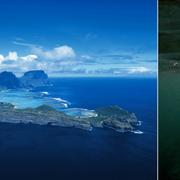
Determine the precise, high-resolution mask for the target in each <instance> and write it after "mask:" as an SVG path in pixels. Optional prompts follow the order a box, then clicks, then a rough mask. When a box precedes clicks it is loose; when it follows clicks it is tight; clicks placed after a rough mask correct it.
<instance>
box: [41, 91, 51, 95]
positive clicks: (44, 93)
mask: <svg viewBox="0 0 180 180" xmlns="http://www.w3.org/2000/svg"><path fill="white" fill-rule="evenodd" d="M41 94H43V95H49V93H48V92H46V91H43V92H41Z"/></svg>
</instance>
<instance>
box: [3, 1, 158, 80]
mask: <svg viewBox="0 0 180 180" xmlns="http://www.w3.org/2000/svg"><path fill="white" fill-rule="evenodd" d="M156 5H157V3H156V0H136V1H134V0H125V1H124V0H86V1H85V0H26V1H24V0H1V5H0V71H5V70H6V71H13V72H14V73H16V74H17V75H21V74H22V73H23V72H25V71H28V70H36V69H43V70H45V71H46V72H47V73H48V74H49V75H50V76H140V77H141V76H142V77H145V76H147V77H149V76H156V68H157V54H156V52H157V50H156V49H157V12H156V10H157V7H156Z"/></svg>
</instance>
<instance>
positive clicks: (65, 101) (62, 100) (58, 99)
mask: <svg viewBox="0 0 180 180" xmlns="http://www.w3.org/2000/svg"><path fill="white" fill-rule="evenodd" d="M52 99H54V100H56V101H59V102H62V103H66V104H70V102H69V101H67V100H65V99H61V98H52Z"/></svg>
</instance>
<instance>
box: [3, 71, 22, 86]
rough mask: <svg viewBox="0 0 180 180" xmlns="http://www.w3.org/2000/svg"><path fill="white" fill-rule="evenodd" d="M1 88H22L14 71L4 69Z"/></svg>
mask: <svg viewBox="0 0 180 180" xmlns="http://www.w3.org/2000/svg"><path fill="white" fill-rule="evenodd" d="M0 88H1V89H16V88H20V81H19V79H18V78H17V77H16V76H15V75H14V74H13V73H12V72H7V71H4V72H2V73H0Z"/></svg>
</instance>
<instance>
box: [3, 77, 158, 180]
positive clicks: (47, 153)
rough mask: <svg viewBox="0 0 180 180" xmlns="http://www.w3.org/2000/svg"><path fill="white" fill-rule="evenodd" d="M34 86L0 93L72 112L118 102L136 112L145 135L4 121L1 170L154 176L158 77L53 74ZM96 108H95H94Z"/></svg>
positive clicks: (19, 103) (48, 175)
mask: <svg viewBox="0 0 180 180" xmlns="http://www.w3.org/2000/svg"><path fill="white" fill-rule="evenodd" d="M50 81H51V83H52V85H51V86H47V87H41V88H35V89H32V90H30V91H25V90H23V91H22V90H21V91H5V92H0V100H1V101H6V102H11V103H13V104H15V106H16V107H17V108H25V107H29V106H30V107H37V106H39V105H41V104H48V105H51V106H53V107H54V108H56V109H57V110H60V111H61V110H62V111H64V112H66V113H69V114H71V115H77V114H78V115H79V114H80V115H82V116H83V115H87V114H89V113H86V112H89V111H91V110H94V109H95V108H97V107H101V106H109V105H119V106H120V107H122V108H124V109H126V110H128V111H130V112H134V113H135V114H136V115H137V118H138V120H139V121H142V125H141V126H140V127H138V129H139V130H140V131H142V132H143V134H134V133H118V132H115V131H113V130H109V129H93V131H91V132H88V131H84V130H80V129H74V128H62V127H53V126H49V125H47V126H40V125H33V124H28V125H25V124H8V123H1V124H0V174H1V176H3V177H9V178H14V179H15V177H18V178H20V177H23V178H26V179H27V178H30V179H35V178H37V179H52V180H53V179H63V180H64V179H66V180H69V179H78V180H80V179H83V180H84V179H85V180H88V179H94V180H96V179H98V180H100V179H104V180H106V179H107V180H136V179H138V180H155V179H156V173H157V172H156V169H157V166H156V164H157V160H156V158H157V157H156V154H157V151H156V148H157V146H156V143H157V141H156V139H157V129H156V128H157V126H156V125H157V87H156V85H157V82H156V79H155V78H144V79H143V78H105V77H104V78H95V77H94V78H53V79H50ZM91 112H92V111H91Z"/></svg>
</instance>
